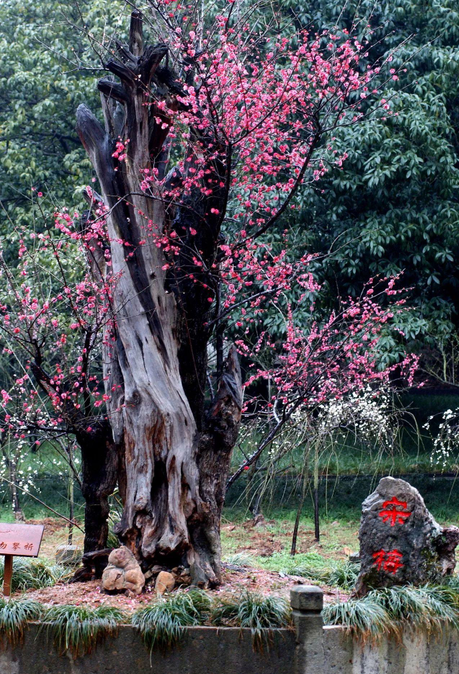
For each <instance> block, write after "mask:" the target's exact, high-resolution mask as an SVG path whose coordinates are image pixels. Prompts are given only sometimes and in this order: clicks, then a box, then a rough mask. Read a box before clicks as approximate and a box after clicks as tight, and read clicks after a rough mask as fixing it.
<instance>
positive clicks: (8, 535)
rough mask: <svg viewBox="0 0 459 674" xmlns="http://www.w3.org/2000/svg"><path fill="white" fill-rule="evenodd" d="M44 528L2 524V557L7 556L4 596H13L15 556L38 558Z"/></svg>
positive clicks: (0, 529)
mask: <svg viewBox="0 0 459 674" xmlns="http://www.w3.org/2000/svg"><path fill="white" fill-rule="evenodd" d="M43 530H44V527H43V525H42V524H2V523H0V555H5V567H4V571H3V594H4V595H5V597H9V596H10V594H11V578H12V575H13V556H14V555H17V556H18V557H37V556H38V553H39V551H40V545H41V539H42V538H43Z"/></svg>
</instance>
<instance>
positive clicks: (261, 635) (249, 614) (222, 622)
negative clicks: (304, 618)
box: [211, 592, 291, 651]
mask: <svg viewBox="0 0 459 674" xmlns="http://www.w3.org/2000/svg"><path fill="white" fill-rule="evenodd" d="M211 622H212V624H213V625H217V626H227V627H248V628H250V630H251V633H252V643H253V647H254V649H255V650H258V651H262V650H263V649H264V647H266V648H267V650H269V647H270V644H271V642H272V636H273V635H272V629H273V628H276V627H287V626H289V625H290V623H291V611H290V607H289V604H288V602H287V600H285V599H282V598H280V597H264V596H262V595H258V594H253V593H251V592H245V593H244V594H243V595H242V597H240V598H238V599H234V600H229V599H227V600H222V602H221V603H220V604H219V605H217V606H215V607H214V609H213V611H212V614H211Z"/></svg>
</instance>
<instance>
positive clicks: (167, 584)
mask: <svg viewBox="0 0 459 674" xmlns="http://www.w3.org/2000/svg"><path fill="white" fill-rule="evenodd" d="M174 587H175V576H174V575H173V574H172V573H169V571H160V573H159V574H158V576H157V578H156V583H155V591H156V593H157V594H164V593H165V592H172V590H173V589H174Z"/></svg>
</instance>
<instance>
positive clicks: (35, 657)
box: [0, 624, 295, 674]
mask: <svg viewBox="0 0 459 674" xmlns="http://www.w3.org/2000/svg"><path fill="white" fill-rule="evenodd" d="M294 652H295V634H294V633H293V631H291V630H275V634H274V642H273V645H272V648H270V651H269V653H255V652H254V651H253V648H252V640H251V635H250V630H239V629H234V628H218V629H216V628H212V627H190V628H188V629H187V638H186V640H185V641H184V642H183V644H182V645H181V646H178V647H176V648H173V649H172V650H171V651H170V652H169V653H167V654H166V655H161V654H160V653H156V652H154V653H153V654H152V657H151V659H150V654H149V653H148V651H147V649H146V648H145V646H144V645H143V643H142V640H141V638H140V637H139V635H138V634H137V633H136V632H135V630H134V629H133V628H132V627H129V626H125V627H121V629H120V631H119V634H118V636H117V637H116V638H114V639H107V640H106V641H105V642H104V643H102V644H101V645H99V646H98V647H97V648H96V649H95V651H94V652H93V653H91V654H90V655H87V656H85V657H84V658H77V659H76V660H75V661H74V660H73V659H72V657H71V656H70V655H67V656H59V654H58V653H57V652H56V651H55V649H54V648H53V646H52V640H50V639H48V636H47V633H46V626H39V625H35V624H34V625H31V626H30V629H28V630H27V632H26V634H25V639H24V643H23V644H22V645H21V646H19V647H18V648H16V649H14V650H10V649H7V650H5V651H0V674H292V672H293V659H294Z"/></svg>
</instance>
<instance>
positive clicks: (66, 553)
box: [56, 545, 83, 566]
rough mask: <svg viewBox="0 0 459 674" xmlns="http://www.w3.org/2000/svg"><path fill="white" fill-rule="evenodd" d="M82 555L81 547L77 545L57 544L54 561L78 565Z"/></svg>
mask: <svg viewBox="0 0 459 674" xmlns="http://www.w3.org/2000/svg"><path fill="white" fill-rule="evenodd" d="M82 557H83V549H82V548H79V547H78V546H77V545H59V547H58V548H57V550H56V563H57V564H68V565H69V566H78V564H80V562H81V558H82Z"/></svg>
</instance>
